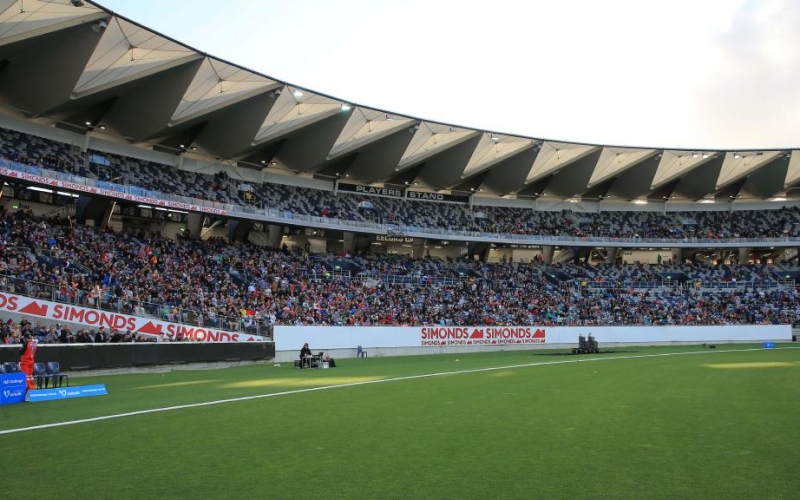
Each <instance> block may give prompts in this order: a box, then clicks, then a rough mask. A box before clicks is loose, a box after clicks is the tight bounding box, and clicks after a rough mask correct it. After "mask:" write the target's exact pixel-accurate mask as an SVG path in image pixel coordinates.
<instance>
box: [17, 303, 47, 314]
mask: <svg viewBox="0 0 800 500" xmlns="http://www.w3.org/2000/svg"><path fill="white" fill-rule="evenodd" d="M19 312H20V313H22V314H32V315H34V316H47V306H46V305H44V304H37V303H36V302H31V303H30V304H28V305H27V306H25V307H23V308H22V309H20V310H19Z"/></svg>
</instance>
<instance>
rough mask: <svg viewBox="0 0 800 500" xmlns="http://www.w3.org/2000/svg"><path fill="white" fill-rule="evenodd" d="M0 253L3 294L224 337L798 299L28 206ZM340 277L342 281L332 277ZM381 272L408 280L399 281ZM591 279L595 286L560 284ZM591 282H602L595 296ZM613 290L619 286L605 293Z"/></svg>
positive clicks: (754, 305)
mask: <svg viewBox="0 0 800 500" xmlns="http://www.w3.org/2000/svg"><path fill="white" fill-rule="evenodd" d="M0 243H1V244H2V245H0V257H2V258H0V263H2V266H3V267H2V269H0V288H2V289H4V290H7V291H11V292H15V293H21V294H27V295H36V296H39V297H43V298H48V299H51V300H56V301H62V302H71V303H76V304H80V305H85V306H90V307H100V308H106V309H115V310H119V311H121V312H125V313H130V314H134V315H144V316H148V315H149V316H154V317H159V318H162V319H166V320H169V321H176V322H181V323H186V324H196V325H206V326H216V327H218V328H224V329H226V330H239V331H252V332H255V331H259V328H261V327H263V326H264V325H271V324H280V325H443V324H451V325H527V324H535V325H662V324H670V325H673V324H674V325H720V324H743V323H747V324H753V323H756V324H762V323H764V324H766V323H793V322H795V321H796V318H798V315H800V290H799V289H798V288H797V287H795V286H794V285H791V286H781V287H778V286H776V284H777V282H778V278H777V276H776V273H775V271H776V269H775V268H773V267H771V266H766V265H764V266H761V265H758V266H745V265H742V266H713V267H712V266H705V265H685V264H681V265H678V264H674V265H667V264H664V265H641V264H631V265H601V266H591V265H577V264H567V265H558V266H545V265H543V264H541V263H532V264H524V263H485V262H478V261H470V260H463V261H461V260H459V261H443V260H439V259H431V258H426V259H421V260H412V259H410V258H408V257H401V256H391V255H360V256H356V257H351V256H327V255H312V254H310V253H308V252H307V251H303V250H300V249H297V250H293V251H290V250H289V249H287V248H283V249H281V250H268V249H265V248H263V247H258V246H255V245H252V244H249V243H228V242H225V241H223V240H220V239H211V240H207V241H202V240H199V239H178V240H171V239H168V238H165V237H163V236H161V235H158V234H141V233H139V234H132V233H127V232H114V231H111V230H108V229H106V230H99V229H95V228H92V227H80V226H74V225H72V224H70V222H69V221H68V220H66V219H59V218H50V219H46V220H45V219H41V218H37V217H34V216H33V215H32V214H31V213H29V212H27V211H26V210H24V209H21V210H16V211H14V212H6V211H2V210H0ZM336 267H339V268H347V269H348V272H347V273H334V272H332V271H333V269H335V268H336ZM786 269H788V268H780V269H779V270H780V271H781V272H784V271H785V270H786ZM664 273H671V274H675V275H678V274H680V275H682V276H684V277H685V278H686V280H688V281H689V282H691V281H693V280H695V279H703V280H710V281H714V280H729V281H730V280H737V279H738V280H743V281H753V282H754V283H756V280H757V281H758V286H755V285H753V286H746V287H742V288H740V289H731V290H724V289H712V290H706V289H695V288H694V287H670V286H662V287H657V288H654V289H642V288H639V287H637V286H635V284H631V283H632V282H633V281H635V280H636V279H645V280H653V279H658V276H659V275H663V274H664ZM557 275H558V276H562V278H563V279H562V278H556V277H555V276H557ZM390 276H406V277H408V278H410V279H409V280H407V281H402V282H395V281H392V280H389V279H388V277H390ZM587 279H591V280H592V281H593V282H594V283H595V286H593V287H591V288H585V287H580V286H578V287H570V286H565V285H567V284H569V283H571V282H572V281H573V280H579V281H580V280H587ZM598 281H600V282H602V281H606V282H607V283H608V286H597V285H596V283H597V282H598ZM620 282H621V283H624V284H625V285H624V286H617V285H614V283H620ZM767 282H768V283H767ZM25 327H26V326H25V325H23V326H20V327H19V328H17V329H16V330H15V329H14V327H13V325H5V326H2V327H0V332H3V333H0V336H3V338H5V339H13V338H14V335H15V334H19V333H20V332H21V330H22V329H23V328H25ZM27 327H28V328H36V325H27ZM52 330H53V329H51V328H50V327H48V328H47V331H46V332H45V331H44V330H43V329H39V330H37V331H38V332H39V334H40V337H42V340H43V341H44V342H50V341H58V342H65V341H66V342H98V341H110V342H114V341H130V340H143V339H144V337H142V338H139V337H137V336H134V335H133V334H130V333H128V332H116V331H110V332H100V331H88V330H79V331H76V332H74V333H72V332H71V331H70V330H69V327H68V326H66V325H64V326H61V327H56V328H55V332H54V331H52ZM42 334H43V335H42ZM98 334H100V336H99V337H98Z"/></svg>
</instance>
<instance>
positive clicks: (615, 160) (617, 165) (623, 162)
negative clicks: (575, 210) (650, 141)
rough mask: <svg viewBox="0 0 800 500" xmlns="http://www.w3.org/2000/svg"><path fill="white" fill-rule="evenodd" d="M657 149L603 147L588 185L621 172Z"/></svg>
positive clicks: (590, 185) (646, 157) (651, 154)
mask: <svg viewBox="0 0 800 500" xmlns="http://www.w3.org/2000/svg"><path fill="white" fill-rule="evenodd" d="M657 152H658V151H657V150H655V149H636V148H615V147H605V148H603V151H602V152H601V153H600V159H599V160H598V161H597V165H596V166H595V168H594V171H592V177H591V178H590V179H589V186H588V187H592V186H595V185H597V184H599V183H601V182H603V181H605V180H608V179H610V178H612V177H614V176H616V175H619V174H620V173H621V172H624V171H625V170H627V169H629V168H631V167H633V166H634V165H636V164H637V163H640V162H642V161H644V160H646V159H648V158H650V157H651V156H654V155H655V154H656V153H657Z"/></svg>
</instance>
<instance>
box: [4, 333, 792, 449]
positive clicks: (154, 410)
mask: <svg viewBox="0 0 800 500" xmlns="http://www.w3.org/2000/svg"><path fill="white" fill-rule="evenodd" d="M778 349H800V347H776V348H774V350H778ZM763 350H764V349H762V348H754V349H730V350H719V351H689V352H668V353H660V354H639V355H635V356H613V357H598V358H579V359H566V360H561V361H543V362H537V363H524V364H519V365H506V366H491V367H488V368H471V369H468V370H455V371H449V372H437V373H425V374H422V375H406V376H404V377H394V378H385V379H380V380H365V381H362V382H350V383H346V384H338V385H324V386H320V387H309V388H307V389H295V390H292V391H282V392H272V393H269V394H256V395H254V396H242V397H238V398H230V399H218V400H216V401H205V402H202V403H190V404H185V405H177V406H165V407H163V408H150V409H148V410H137V411H131V412H127V413H117V414H114V415H103V416H100V417H91V418H82V419H80V420H68V421H66V422H54V423H52V424H41V425H34V426H31V427H19V428H17V429H6V430H0V435H3V434H15V433H18V432H27V431H35V430H40V429H49V428H52V427H64V426H67V425H77V424H86V423H89V422H99V421H101V420H112V419H116V418H124V417H135V416H137V415H147V414H149V413H160V412H165V411H174V410H183V409H186V408H199V407H203V406H213V405H220V404H225V403H235V402H238V401H250V400H254V399H264V398H273V397H278V396H289V395H292V394H302V393H305V392H314V391H324V390H328V389H339V388H342V387H355V386H359V385H368V384H379V383H383V382H399V381H403V380H416V379H421V378H430V377H441V376H445V375H459V374H463V373H480V372H489V371H497V370H510V369H513V368H528V367H533V366H547V365H564V364H570V363H588V362H592V361H611V360H620V359H637V358H657V357H662V356H682V355H687V354H723V353H728V352H750V351H763Z"/></svg>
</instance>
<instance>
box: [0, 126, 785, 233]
mask: <svg viewBox="0 0 800 500" xmlns="http://www.w3.org/2000/svg"><path fill="white" fill-rule="evenodd" d="M0 157H3V158H7V159H11V160H14V161H17V162H20V163H24V164H27V165H31V166H33V167H41V168H47V169H51V170H55V171H58V172H63V173H69V174H75V175H80V176H83V177H87V178H90V179H94V180H96V181H99V182H113V183H117V184H124V185H126V186H128V188H129V189H131V190H133V191H136V192H135V193H134V194H147V195H152V196H159V195H158V194H156V193H162V195H163V196H167V194H164V193H168V194H169V195H180V196H185V197H188V198H192V199H194V200H198V201H203V202H217V203H226V204H234V205H239V206H240V207H241V209H242V210H270V211H271V212H272V213H273V214H274V213H278V214H281V215H283V216H285V217H287V218H291V217H294V216H315V217H328V218H335V219H339V220H345V221H356V222H359V223H382V224H395V225H397V226H399V227H400V228H402V229H406V230H409V231H425V230H427V231H429V232H430V231H431V230H434V231H443V230H444V231H471V232H482V233H488V234H512V235H529V236H562V237H601V238H634V239H637V238H666V239H674V240H682V241H685V240H693V239H695V238H702V239H707V240H716V239H722V238H765V237H769V238H775V237H786V236H797V235H798V229H797V228H800V210H798V209H796V208H776V209H774V210H760V211H735V212H730V211H725V210H718V211H701V212H692V213H681V212H668V213H661V212H647V211H645V212H634V211H608V212H605V211H604V212H599V213H586V212H575V211H570V210H561V211H535V210H532V209H528V208H521V207H497V206H484V205H480V204H479V203H480V201H477V203H478V204H476V205H475V206H469V205H467V204H461V203H435V202H429V201H420V200H408V199H400V198H390V197H369V198H365V197H364V196H359V195H356V194H351V193H345V192H338V193H334V192H333V191H329V190H324V189H312V188H307V187H299V186H290V185H283V184H271V183H251V182H244V181H241V180H237V179H232V178H231V177H229V175H228V173H227V172H224V171H220V172H217V173H216V174H213V175H212V174H200V173H196V172H189V171H186V170H181V169H178V168H176V167H174V166H169V165H164V164H161V163H156V162H152V161H145V160H140V159H135V158H130V157H126V156H120V155H115V154H111V153H106V152H101V151H92V150H90V151H88V152H87V153H85V154H84V153H80V152H76V151H75V149H74V148H73V147H71V146H69V145H66V144H63V143H60V142H57V141H52V140H49V139H44V138H40V137H36V136H32V135H27V134H22V133H20V132H16V131H11V130H5V129H0ZM98 158H99V159H98ZM366 200H368V202H369V203H364V202H365V201H366Z"/></svg>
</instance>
